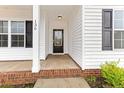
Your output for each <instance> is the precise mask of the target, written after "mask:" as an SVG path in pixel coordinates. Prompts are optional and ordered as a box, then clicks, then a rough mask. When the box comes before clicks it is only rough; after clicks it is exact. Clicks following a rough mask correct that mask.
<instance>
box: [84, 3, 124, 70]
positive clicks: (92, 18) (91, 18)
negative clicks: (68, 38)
mask: <svg viewBox="0 0 124 93" xmlns="http://www.w3.org/2000/svg"><path fill="white" fill-rule="evenodd" d="M115 8H116V9H118V8H119V9H121V8H124V6H95V5H94V6H90V5H89V6H85V8H84V17H85V18H84V24H85V25H84V27H85V28H84V39H85V40H84V45H85V46H84V57H85V60H84V62H85V69H92V68H93V69H95V68H99V67H100V65H101V64H103V63H105V62H106V61H118V60H119V59H120V66H124V57H123V55H124V50H121V51H120V50H112V51H102V9H115ZM113 40H114V39H113ZM113 46H114V45H113Z"/></svg>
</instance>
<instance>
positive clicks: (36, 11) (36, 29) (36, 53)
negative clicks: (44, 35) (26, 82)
mask: <svg viewBox="0 0 124 93" xmlns="http://www.w3.org/2000/svg"><path fill="white" fill-rule="evenodd" d="M39 35H40V6H39V5H33V63H32V72H34V73H36V72H39V71H40V36H39Z"/></svg>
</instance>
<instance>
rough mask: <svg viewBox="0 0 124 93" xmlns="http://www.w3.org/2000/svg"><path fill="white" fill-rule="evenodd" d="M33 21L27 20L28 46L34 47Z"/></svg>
mask: <svg viewBox="0 0 124 93" xmlns="http://www.w3.org/2000/svg"><path fill="white" fill-rule="evenodd" d="M32 29H33V28H32V21H26V44H25V45H26V48H32V38H33V32H32Z"/></svg>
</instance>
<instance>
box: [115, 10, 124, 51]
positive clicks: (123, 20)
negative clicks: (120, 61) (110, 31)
mask: <svg viewBox="0 0 124 93" xmlns="http://www.w3.org/2000/svg"><path fill="white" fill-rule="evenodd" d="M114 48H115V49H122V48H124V10H115V11H114Z"/></svg>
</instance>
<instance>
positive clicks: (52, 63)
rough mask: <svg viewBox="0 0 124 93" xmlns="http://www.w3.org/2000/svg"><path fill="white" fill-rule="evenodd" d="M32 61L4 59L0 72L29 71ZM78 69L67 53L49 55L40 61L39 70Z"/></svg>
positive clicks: (0, 63)
mask: <svg viewBox="0 0 124 93" xmlns="http://www.w3.org/2000/svg"><path fill="white" fill-rule="evenodd" d="M31 68H32V61H4V62H2V61H1V62H0V72H11V71H31ZM54 69H80V67H79V66H78V65H77V64H76V63H75V62H74V61H73V60H72V59H71V58H70V57H69V56H68V55H49V56H48V57H47V60H45V61H41V70H54Z"/></svg>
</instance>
